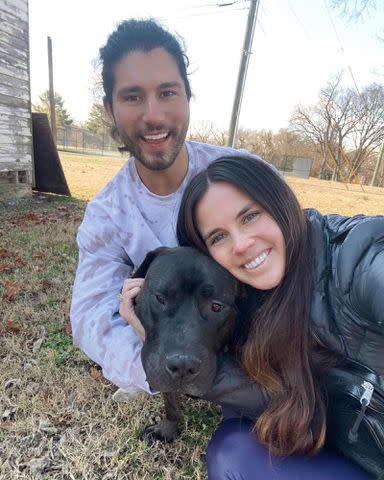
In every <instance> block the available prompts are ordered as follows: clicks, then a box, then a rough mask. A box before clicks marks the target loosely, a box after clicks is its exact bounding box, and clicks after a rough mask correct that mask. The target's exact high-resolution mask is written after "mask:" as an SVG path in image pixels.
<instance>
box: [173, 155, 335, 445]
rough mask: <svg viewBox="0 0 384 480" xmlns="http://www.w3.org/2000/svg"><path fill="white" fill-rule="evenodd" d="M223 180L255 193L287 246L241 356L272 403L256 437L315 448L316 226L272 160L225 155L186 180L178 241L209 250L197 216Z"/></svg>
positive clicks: (320, 436)
mask: <svg viewBox="0 0 384 480" xmlns="http://www.w3.org/2000/svg"><path fill="white" fill-rule="evenodd" d="M214 182H226V183H230V184H232V185H233V186H235V187H237V188H238V189H239V190H240V191H242V192H244V193H245V194H247V195H248V196H249V197H250V198H252V199H253V200H254V201H255V202H256V203H257V204H258V205H259V206H260V207H261V208H263V209H264V210H265V211H266V212H267V213H268V214H269V215H271V217H272V218H273V219H274V220H275V221H276V222H277V224H278V225H279V227H280V229H281V231H282V233H283V236H284V239H285V248H286V269H285V275H284V278H283V280H282V282H281V283H280V284H279V285H278V286H277V287H275V288H274V289H273V290H271V291H270V292H268V295H264V296H265V300H264V302H263V303H262V305H261V306H260V305H259V304H258V306H257V307H255V308H253V309H252V310H251V311H252V314H251V322H250V331H249V335H248V337H247V339H246V341H245V344H244V346H243V347H242V349H241V352H240V361H241V363H242V365H243V368H244V369H245V370H246V372H247V373H248V376H249V377H250V379H251V380H252V381H254V382H257V383H259V384H260V385H261V386H262V387H264V388H265V389H266V391H267V392H268V393H269V396H270V402H269V404H268V406H267V408H266V409H265V411H264V412H263V413H262V414H261V415H260V417H259V418H258V419H257V421H256V423H255V427H254V430H255V431H256V433H257V435H258V438H259V440H260V441H261V442H262V443H264V444H265V445H267V446H268V447H269V449H270V451H271V452H272V453H274V454H276V455H290V454H294V453H298V454H302V453H315V452H317V451H318V450H319V449H320V448H321V446H322V445H323V443H324V439H325V428H326V407H325V396H324V394H323V390H322V387H321V382H320V381H319V372H320V371H321V370H322V366H323V365H322V364H321V362H322V361H321V357H320V356H318V355H316V351H315V350H316V345H315V344H314V340H313V337H312V335H311V332H310V325H309V315H310V304H311V297H312V285H313V283H312V282H313V259H312V253H311V252H312V249H311V231H310V230H311V229H310V224H309V223H308V222H307V220H306V217H305V214H304V212H303V211H302V209H301V207H300V205H299V202H298V201H297V199H296V196H295V194H294V193H293V191H292V190H291V189H290V187H289V186H288V185H287V183H286V182H285V180H284V179H283V178H282V177H281V175H280V174H279V173H278V172H277V171H276V170H275V169H274V167H272V166H270V165H269V164H267V163H265V162H263V161H262V160H257V159H255V158H253V157H247V156H238V157H237V156H236V157H231V158H221V159H219V160H216V161H214V162H213V163H211V164H210V165H209V166H208V168H207V169H206V170H204V171H202V172H200V173H199V174H197V175H196V176H195V177H194V178H193V179H192V181H191V182H190V184H189V185H188V186H187V188H186V190H185V192H184V195H183V198H182V201H181V206H180V210H179V217H178V223H177V237H178V241H179V244H180V245H189V246H194V247H196V248H198V249H200V250H202V251H204V252H206V253H208V251H207V248H206V245H205V243H204V241H203V240H202V238H201V236H200V234H199V230H198V228H197V225H196V221H195V210H196V206H197V204H198V202H199V200H200V199H201V198H202V197H203V195H204V194H205V193H206V192H207V190H208V189H209V186H210V184H211V183H214Z"/></svg>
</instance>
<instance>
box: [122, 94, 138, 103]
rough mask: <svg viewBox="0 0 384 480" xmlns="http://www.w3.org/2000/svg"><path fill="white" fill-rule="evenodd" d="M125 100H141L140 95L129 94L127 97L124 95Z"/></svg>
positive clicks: (134, 101) (132, 101) (131, 101)
mask: <svg viewBox="0 0 384 480" xmlns="http://www.w3.org/2000/svg"><path fill="white" fill-rule="evenodd" d="M123 100H124V102H129V103H137V102H138V101H139V100H140V97H139V96H138V95H128V96H127V97H124V98H123Z"/></svg>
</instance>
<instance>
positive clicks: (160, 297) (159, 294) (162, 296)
mask: <svg viewBox="0 0 384 480" xmlns="http://www.w3.org/2000/svg"><path fill="white" fill-rule="evenodd" d="M155 297H156V300H157V301H158V302H159V303H161V305H164V304H165V296H164V295H162V294H161V293H157V294H156V295H155Z"/></svg>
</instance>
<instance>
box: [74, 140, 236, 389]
mask: <svg viewBox="0 0 384 480" xmlns="http://www.w3.org/2000/svg"><path fill="white" fill-rule="evenodd" d="M186 147H187V151H188V157H189V166H188V172H187V175H186V177H185V178H184V180H183V182H182V184H181V185H180V187H179V189H178V190H177V191H176V192H174V193H172V194H171V195H166V196H159V195H155V194H154V193H152V192H150V191H149V190H148V189H147V188H146V187H145V185H144V184H143V183H142V182H141V180H140V178H139V176H138V174H137V171H136V166H135V162H134V158H130V159H129V160H128V161H127V162H126V163H125V165H124V166H123V167H122V168H121V170H120V171H119V172H118V173H117V174H116V175H115V176H114V177H113V178H112V180H111V181H110V182H109V183H108V184H107V185H106V186H105V187H104V188H103V190H101V192H100V193H98V194H97V195H96V197H95V198H94V199H93V200H92V201H91V202H90V203H89V204H88V206H87V209H86V212H85V215H84V219H83V222H82V224H81V226H80V228H79V232H78V235H77V242H78V245H79V264H78V268H77V273H76V279H75V283H74V287H73V296H72V306H71V323H72V332H73V340H74V343H75V345H77V346H78V347H79V348H80V349H81V350H82V351H83V352H84V353H85V354H86V355H88V357H90V358H91V359H92V360H93V361H95V362H96V363H98V364H99V365H100V366H101V367H102V370H103V375H104V377H105V378H107V379H108V380H110V381H111V382H112V383H114V384H115V385H117V386H119V387H121V388H124V389H125V390H128V391H135V390H137V389H138V388H139V389H143V390H145V391H147V392H150V389H149V386H148V384H147V382H146V379H145V373H144V370H143V366H142V364H141V358H140V352H141V347H142V342H141V340H140V338H139V337H138V336H137V334H136V333H135V331H134V330H133V328H132V327H131V326H130V325H128V323H127V322H126V320H124V319H123V318H122V317H121V316H120V315H119V313H118V311H119V292H120V290H121V288H122V285H123V282H124V280H125V279H126V278H128V277H129V276H130V274H131V272H132V270H133V269H134V268H136V267H138V266H139V265H140V263H141V262H142V261H143V260H144V257H145V255H146V254H147V253H148V252H149V251H150V250H153V249H155V248H157V247H160V246H168V247H174V246H176V244H177V242H176V221H177V214H178V209H179V205H180V201H181V197H182V194H183V191H184V189H185V187H186V185H187V184H188V183H189V181H190V180H191V178H192V177H193V176H194V175H196V173H197V172H199V171H200V170H202V169H204V168H205V167H207V166H208V164H209V163H211V162H212V161H213V160H215V159H217V158H219V157H222V156H228V155H231V154H232V155H233V154H237V155H239V153H240V152H239V151H238V150H233V149H231V148H229V147H216V146H213V145H207V144H202V143H196V142H186ZM242 153H245V152H244V151H243V152H242Z"/></svg>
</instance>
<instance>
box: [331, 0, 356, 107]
mask: <svg viewBox="0 0 384 480" xmlns="http://www.w3.org/2000/svg"><path fill="white" fill-rule="evenodd" d="M324 5H325V8H326V10H327V12H328V16H329V20H330V22H331V25H332V27H333V31H334V33H335V36H336V38H337V42H338V44H339V47H340V50H341V52H342V54H343V55H344V56H345V50H344V47H343V45H342V43H341V40H340V37H339V35H338V33H337V30H336V25H335V22H334V21H333V18H332V15H331V12H330V10H329V8H328V4H327V0H324ZM347 68H348V70H349V73H350V74H351V77H352V80H353V83H354V85H355V88H356V91H357V93H358V95H359V96H360V98H361V94H360V90H359V87H358V86H357V82H356V79H355V76H354V74H353V72H352V68H351V66H350V65H349V63H347Z"/></svg>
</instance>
